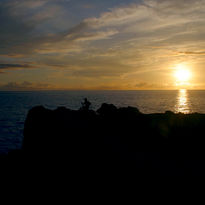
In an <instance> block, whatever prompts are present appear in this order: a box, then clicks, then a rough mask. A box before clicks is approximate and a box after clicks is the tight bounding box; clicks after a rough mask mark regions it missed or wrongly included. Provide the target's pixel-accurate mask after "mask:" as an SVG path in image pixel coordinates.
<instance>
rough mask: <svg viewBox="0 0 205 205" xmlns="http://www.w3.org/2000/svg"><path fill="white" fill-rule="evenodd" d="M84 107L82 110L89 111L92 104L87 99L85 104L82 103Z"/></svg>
mask: <svg viewBox="0 0 205 205" xmlns="http://www.w3.org/2000/svg"><path fill="white" fill-rule="evenodd" d="M81 104H82V107H81V110H89V108H90V105H91V103H90V102H89V101H88V99H87V98H84V102H82V103H81Z"/></svg>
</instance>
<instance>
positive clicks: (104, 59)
mask: <svg viewBox="0 0 205 205" xmlns="http://www.w3.org/2000/svg"><path fill="white" fill-rule="evenodd" d="M204 11H205V0H103V1H102V0H0V42H1V44H0V90H47V89H77V90H79V89H81V90H82V89H100V90H106V89H112V90H113V89H114V90H116V89H117V90H120V89H123V90H124V89H125V90H126V89H128V90H135V89H180V88H187V89H205V75H204V69H205V66H204V65H205V12H204ZM179 67H183V68H186V69H188V70H189V71H190V73H191V77H190V79H189V82H187V83H186V84H180V83H178V82H177V79H176V78H175V77H174V73H175V72H176V70H177V69H178V68H179Z"/></svg>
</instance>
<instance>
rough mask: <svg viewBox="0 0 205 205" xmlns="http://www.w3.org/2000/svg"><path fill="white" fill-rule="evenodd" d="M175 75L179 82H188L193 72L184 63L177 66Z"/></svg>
mask: <svg viewBox="0 0 205 205" xmlns="http://www.w3.org/2000/svg"><path fill="white" fill-rule="evenodd" d="M175 77H176V80H177V81H178V82H179V83H186V82H188V81H189V80H190V78H191V72H190V71H189V70H188V69H187V68H186V67H185V66H184V65H178V66H177V67H176V71H175Z"/></svg>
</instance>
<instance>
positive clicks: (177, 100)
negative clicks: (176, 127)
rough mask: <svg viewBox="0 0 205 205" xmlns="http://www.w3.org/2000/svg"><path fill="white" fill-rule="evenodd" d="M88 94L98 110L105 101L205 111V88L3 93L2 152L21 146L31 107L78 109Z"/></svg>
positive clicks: (0, 116)
mask: <svg viewBox="0 0 205 205" xmlns="http://www.w3.org/2000/svg"><path fill="white" fill-rule="evenodd" d="M85 97H87V98H88V100H89V101H90V102H91V103H92V109H94V110H96V109H97V108H99V107H100V105H101V104H102V103H104V102H106V103H113V104H115V105H116V106H118V107H123V106H134V107H137V108H138V109H139V110H140V111H141V112H143V113H159V112H165V111H166V110H171V111H174V112H183V113H192V112H200V113H205V91H188V90H179V91H38V92H37V91H36V92H33V91H32V92H0V153H7V152H8V151H9V150H11V149H16V148H20V147H21V143H22V139H23V126H24V121H25V118H26V115H27V113H28V110H29V109H30V108H32V107H33V106H36V105H43V106H45V107H47V108H50V109H55V108H57V107H59V106H66V107H68V108H71V109H79V107H80V106H81V102H82V101H83V98H85Z"/></svg>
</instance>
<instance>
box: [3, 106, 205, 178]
mask: <svg viewBox="0 0 205 205" xmlns="http://www.w3.org/2000/svg"><path fill="white" fill-rule="evenodd" d="M1 164H2V165H3V166H1V167H3V170H5V171H8V170H10V171H12V172H13V173H18V172H19V173H31V172H35V174H40V175H42V174H45V175H52V177H55V176H59V177H65V176H70V177H71V178H72V179H73V180H74V179H79V178H82V179H83V178H87V179H89V180H96V179H99V178H101V179H102V178H103V177H104V178H109V177H113V176H115V177H116V176H119V177H120V178H122V177H126V176H135V177H141V176H192V175H193V176H195V175H196V176H198V175H199V176H202V175H205V115H204V114H198V113H195V114H186V115H185V114H174V113H172V112H169V111H167V112H166V113H163V114H142V113H140V112H139V110H138V109H137V108H133V107H127V108H116V107H115V106H114V105H109V104H103V105H102V106H101V108H100V109H98V110H97V111H96V112H95V111H92V110H88V109H86V108H84V109H80V110H78V111H74V110H70V109H67V108H64V107H61V108H58V109H56V110H48V109H45V108H44V107H35V108H33V109H31V110H30V111H29V113H28V116H27V119H26V122H25V128H24V141H23V146H22V150H17V151H13V152H10V153H9V154H8V156H2V157H1Z"/></svg>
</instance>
